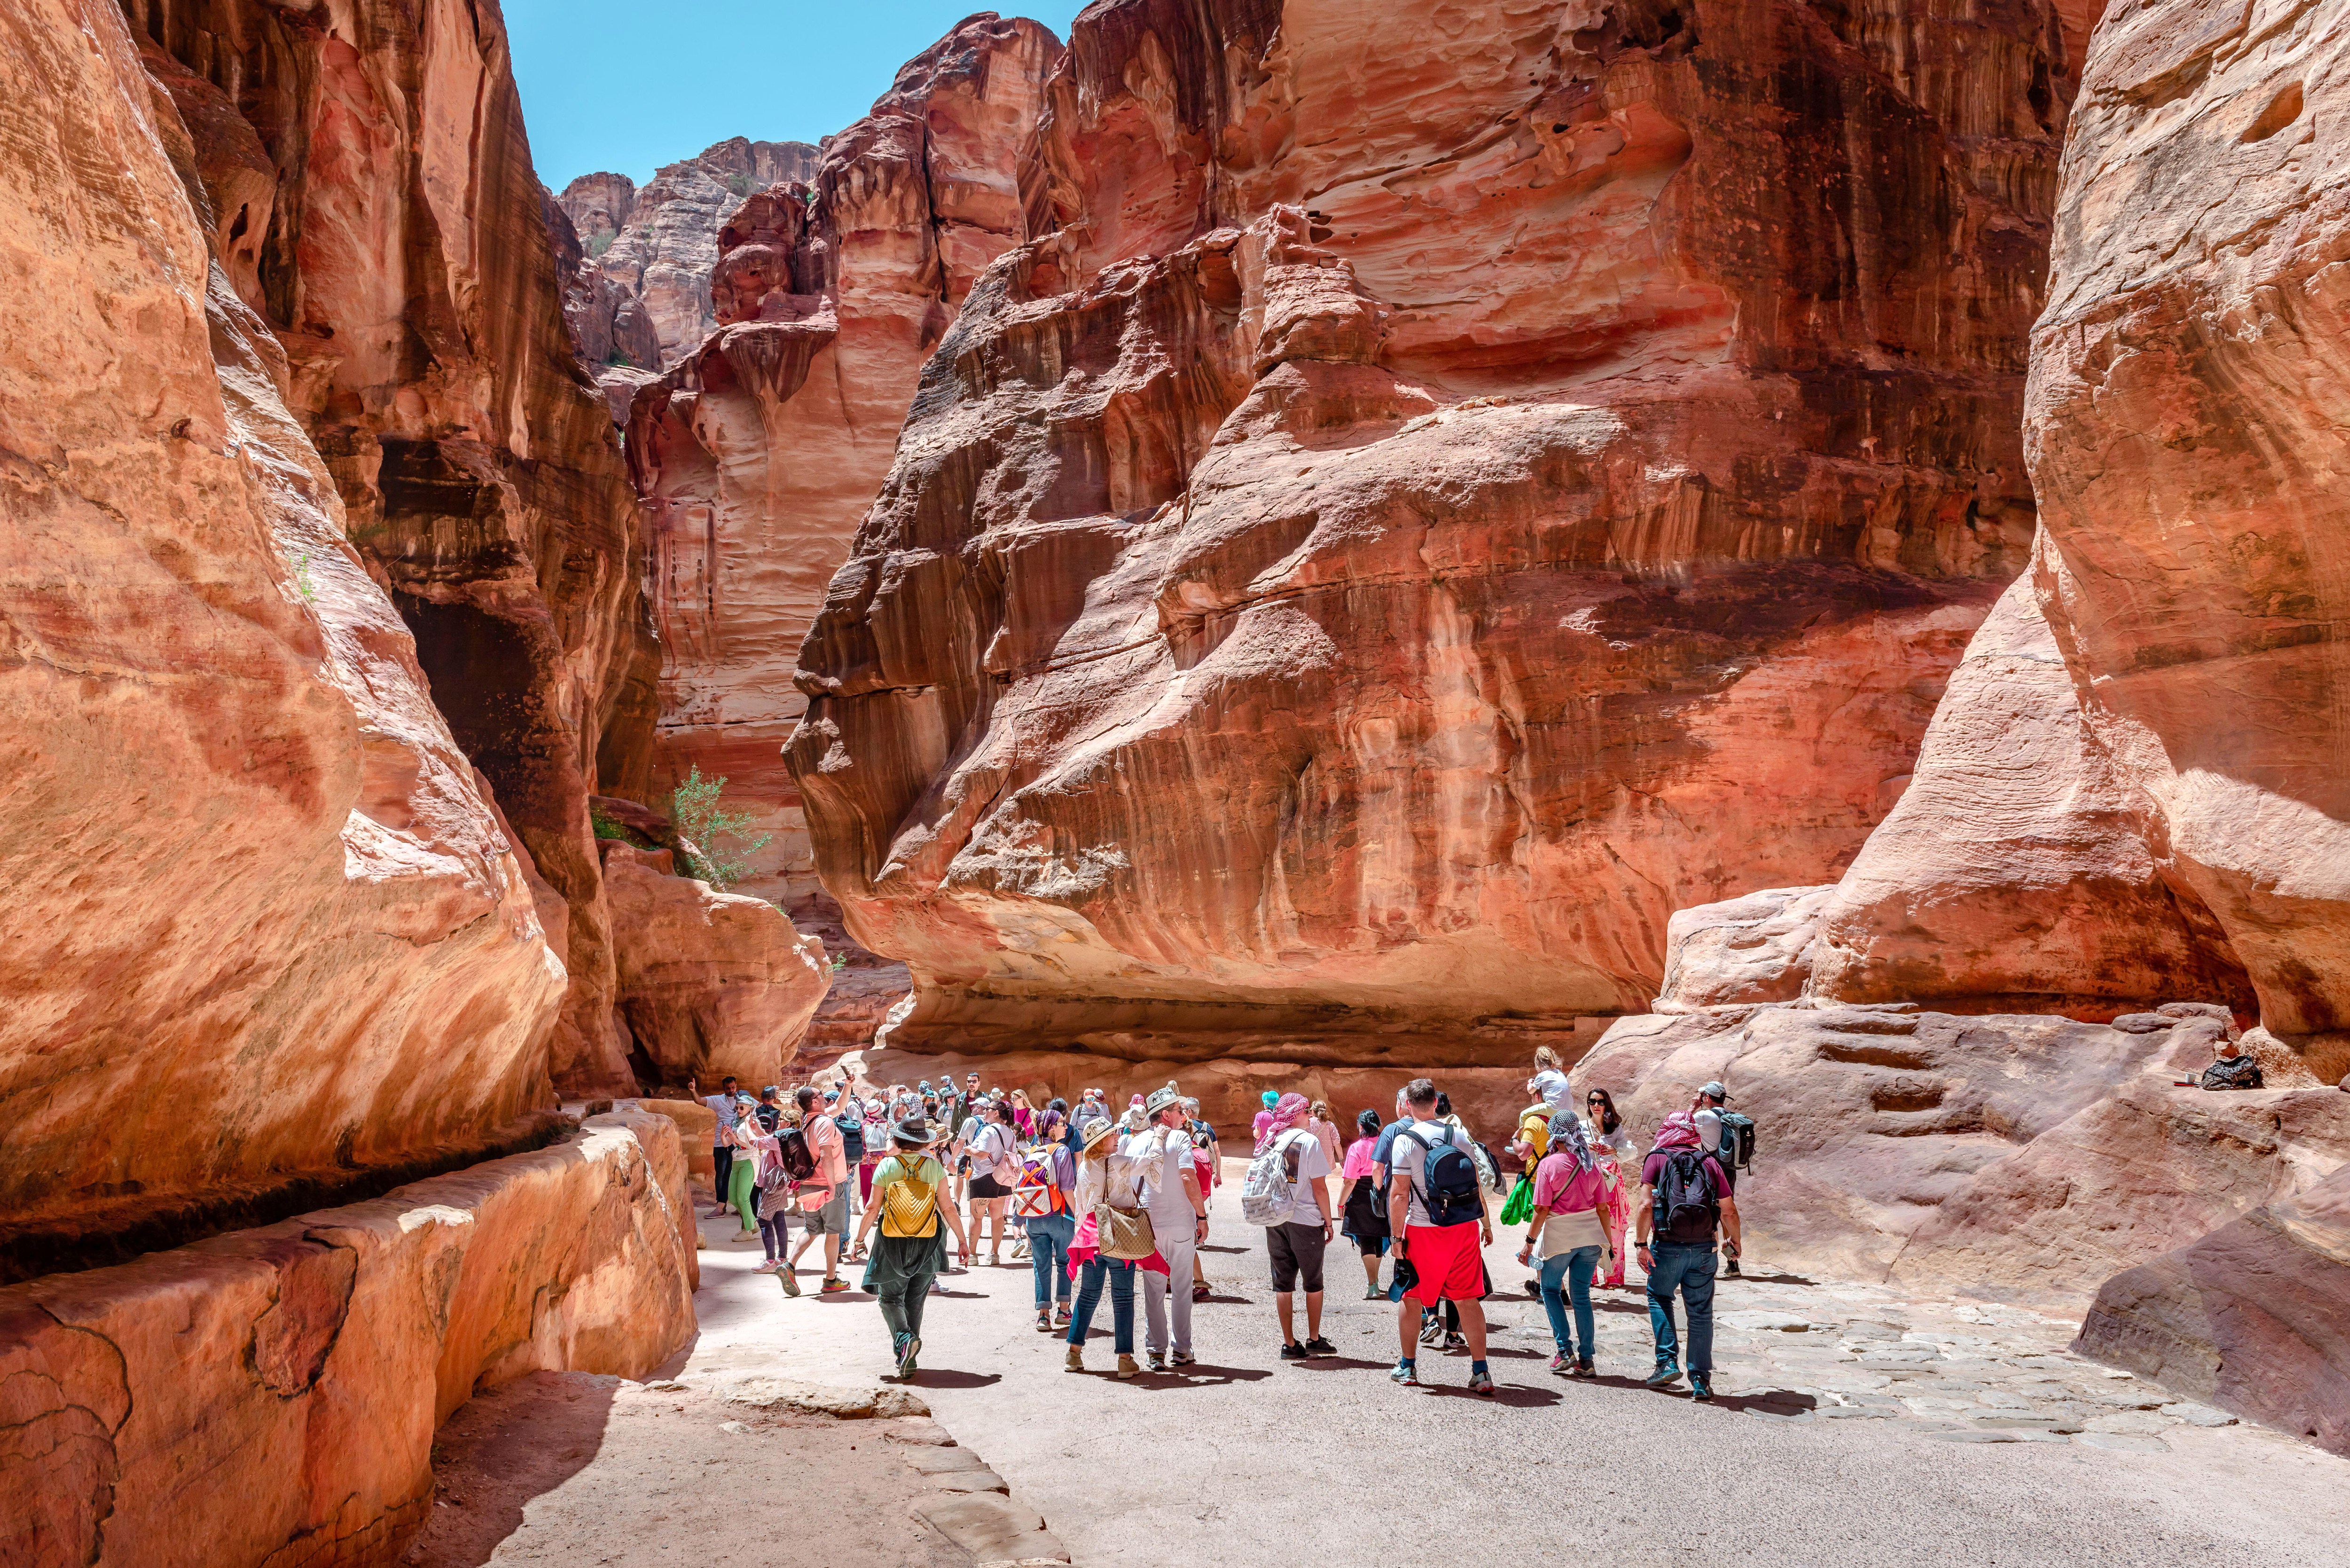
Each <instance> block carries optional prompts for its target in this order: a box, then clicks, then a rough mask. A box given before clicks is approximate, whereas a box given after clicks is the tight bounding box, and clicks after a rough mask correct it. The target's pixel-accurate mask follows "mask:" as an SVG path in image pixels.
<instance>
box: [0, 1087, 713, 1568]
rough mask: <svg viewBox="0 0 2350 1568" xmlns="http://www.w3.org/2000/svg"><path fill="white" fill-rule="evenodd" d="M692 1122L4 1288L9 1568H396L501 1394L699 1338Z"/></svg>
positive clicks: (592, 1129) (2, 1461) (633, 1361)
mask: <svg viewBox="0 0 2350 1568" xmlns="http://www.w3.org/2000/svg"><path fill="white" fill-rule="evenodd" d="M692 1227H693V1210H692V1208H691V1202H690V1199H689V1198H688V1194H687V1189H686V1160H685V1155H684V1152H683V1150H682V1148H681V1147H680V1145H679V1142H678V1137H677V1132H676V1127H675V1125H674V1124H673V1123H672V1122H671V1121H670V1120H668V1119H667V1118H665V1117H662V1116H653V1115H649V1114H646V1113H643V1112H639V1111H634V1110H624V1111H621V1112H619V1113H617V1114H615V1115H612V1116H599V1117H596V1118H593V1119H591V1120H590V1121H588V1122H587V1124H586V1126H585V1127H584V1128H583V1129H582V1131H581V1134H580V1135H579V1137H577V1138H576V1139H575V1140H574V1141H572V1142H569V1143H567V1144H564V1145H561V1146H558V1147H553V1148H547V1149H543V1150H541V1151H539V1152H538V1153H536V1154H526V1155H516V1156H514V1157H512V1158H507V1159H502V1160H495V1161H492V1162H490V1163H489V1164H486V1165H480V1166H476V1167H474V1168H472V1169H470V1170H467V1171H465V1172H463V1173H462V1174H459V1175H454V1176H444V1177H439V1178H436V1179H433V1180H431V1181H424V1182H419V1183H417V1184H416V1185H414V1186H412V1187H407V1188H402V1189H400V1190H399V1191H397V1192H394V1193H392V1194H390V1195H389V1196H387V1197H385V1198H381V1199H377V1200H376V1201H374V1202H371V1203H361V1204H355V1205H352V1206H350V1207H348V1208H342V1209H329V1210H322V1211H320V1212H318V1213H315V1214H307V1215H304V1216H303V1217H301V1218H300V1219H297V1220H287V1221H286V1222H285V1223H283V1224H280V1225H273V1226H270V1227H268V1228H266V1229H265V1230H259V1231H236V1232H232V1233H230V1234H227V1235H224V1236H216V1237H213V1238H212V1239H211V1240H209V1241H199V1242H197V1243H195V1244H193V1245H192V1246H188V1247H182V1248H179V1249H176V1250H174V1251H168V1252H156V1253H151V1254H150V1255H149V1256H147V1257H144V1258H141V1259H140V1260H139V1261H138V1262H133V1263H126V1264H123V1265H121V1266H120V1267H117V1268H110V1269H99V1270H95V1271H92V1272H88V1273H79V1274H60V1275H55V1276H52V1277H50V1278H47V1279H44V1280H39V1281H36V1282H31V1283H29V1284H24V1285H18V1286H15V1287H12V1288H10V1289H8V1290H5V1291H0V1386H6V1387H7V1388H8V1390H9V1392H10V1399H9V1406H8V1423H9V1427H10V1429H11V1436H12V1440H11V1442H10V1443H9V1445H8V1446H7V1449H6V1450H5V1453H0V1560H5V1561H6V1562H8V1563H22V1564H26V1565H27V1568H66V1565H68V1564H74V1565H79V1564H122V1565H124V1568H130V1565H133V1564H135V1565H136V1568H176V1565H184V1568H248V1565H255V1568H257V1565H259V1564H263V1563H267V1564H269V1565H271V1568H304V1565H325V1564H335V1565H336V1568H371V1565H374V1564H386V1563H395V1562H397V1561H399V1558H400V1551H401V1549H402V1547H403V1546H404V1545H405V1543H406V1541H407V1538H408V1536H409V1535H410V1534H411V1533H412V1532H414V1530H415V1529H416V1528H417V1526H418V1525H419V1524H421V1522H422V1521H423V1517H424V1514H425V1511H427V1510H428V1509H430V1508H431V1507H432V1434H433V1430H434V1428H436V1427H438V1426H439V1425H440V1423H441V1422H442V1420H443V1419H445V1418H446V1417H448V1415H449V1414H450V1413H451V1412H452V1411H453V1410H454V1409H456V1408H457V1407H458V1406H459V1405H461V1404H463V1402H464V1401H465V1399H466V1398H467V1397H469V1396H470V1395H471V1394H472V1393H473V1389H474V1388H475V1386H478V1385H491V1384H496V1383H501V1382H504V1381H506V1380H507V1379H510V1378H514V1377H518V1376H522V1375H524V1374H525V1373H528V1372H533V1371H537V1370H541V1369H546V1370H566V1369H573V1370H579V1371H588V1372H605V1373H617V1374H620V1375H622V1376H632V1377H641V1376H645V1375H646V1374H647V1373H648V1372H650V1370H651V1369H652V1368H653V1367H655V1366H659V1365H660V1363H661V1362H662V1361H663V1360H665V1359H667V1358H668V1357H669V1356H670V1355H672V1354H673V1353H675V1352H676V1351H677V1350H679V1349H680V1348H681V1347H682V1346H683V1345H685V1344H686V1343H687V1342H688V1340H689V1339H690V1338H691V1334H692V1332H693V1308H692V1293H693V1289H694V1286H695V1283H696V1282H697V1277H698V1276H697V1266H696V1262H695V1259H694V1253H693V1241H692Z"/></svg>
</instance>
